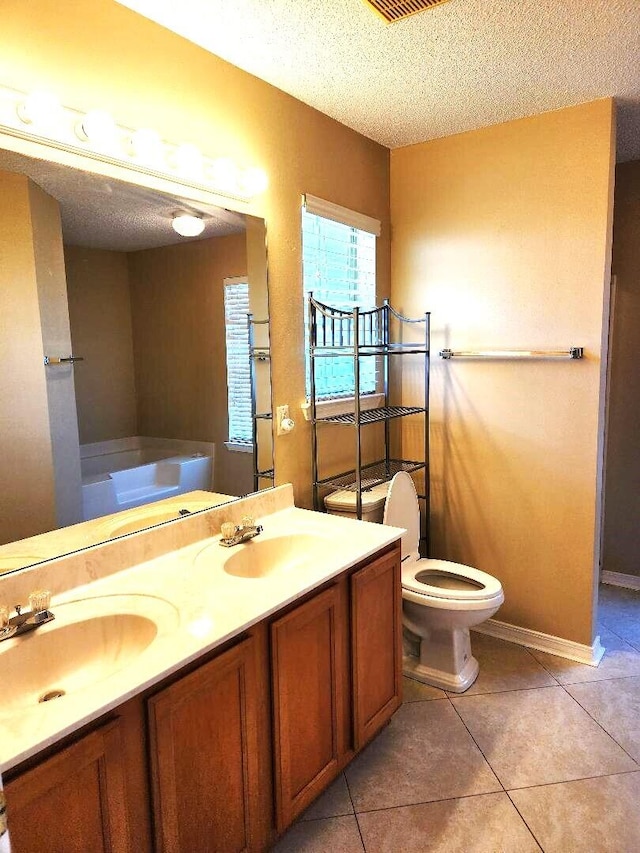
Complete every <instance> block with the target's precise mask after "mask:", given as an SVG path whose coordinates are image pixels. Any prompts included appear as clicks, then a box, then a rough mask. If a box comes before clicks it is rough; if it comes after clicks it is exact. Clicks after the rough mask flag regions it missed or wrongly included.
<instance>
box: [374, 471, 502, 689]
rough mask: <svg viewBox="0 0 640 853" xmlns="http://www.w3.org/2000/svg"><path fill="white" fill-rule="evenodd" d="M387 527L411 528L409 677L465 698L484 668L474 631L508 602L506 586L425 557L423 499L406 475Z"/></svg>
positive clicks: (405, 542)
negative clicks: (421, 551) (475, 652)
mask: <svg viewBox="0 0 640 853" xmlns="http://www.w3.org/2000/svg"><path fill="white" fill-rule="evenodd" d="M384 524H390V525H392V526H394V527H404V528H405V529H406V533H404V534H403V536H402V539H401V550H402V623H403V645H404V648H403V671H404V674H405V675H407V676H409V677H410V678H414V679H416V680H417V681H422V682H424V683H425V684H431V685H432V686H434V687H440V688H442V689H443V690H450V691H452V692H454V693H463V692H464V691H465V690H467V688H469V687H470V686H471V685H472V684H473V682H474V681H475V680H476V677H477V675H478V668H479V667H478V661H477V660H476V659H475V658H474V657H473V655H472V654H471V641H470V637H469V628H472V627H473V626H474V625H479V624H480V623H481V622H484V621H485V619H489V618H490V617H491V616H493V615H494V613H496V611H497V610H498V608H499V607H500V605H501V604H502V602H503V601H504V592H503V590H502V585H501V584H500V581H499V580H497V579H496V578H494V577H492V576H491V575H488V574H487V573H486V572H481V571H479V570H478V569H473V568H471V567H470V566H463V565H461V564H460V563H450V562H448V561H447V560H428V559H421V558H420V554H419V551H418V545H419V540H420V508H419V505H418V497H417V495H416V490H415V486H414V484H413V480H412V479H411V477H410V476H409V474H407V473H406V472H404V471H403V472H400V473H398V474H396V475H395V477H394V478H393V480H392V481H391V485H390V486H389V493H388V495H387V501H386V504H385V510H384Z"/></svg>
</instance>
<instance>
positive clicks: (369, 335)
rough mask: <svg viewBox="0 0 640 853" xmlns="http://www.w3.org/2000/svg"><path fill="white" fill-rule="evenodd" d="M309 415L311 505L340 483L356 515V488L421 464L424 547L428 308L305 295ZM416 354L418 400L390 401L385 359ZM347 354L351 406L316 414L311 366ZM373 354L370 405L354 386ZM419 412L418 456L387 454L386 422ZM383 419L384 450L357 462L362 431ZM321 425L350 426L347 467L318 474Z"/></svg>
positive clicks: (359, 496)
mask: <svg viewBox="0 0 640 853" xmlns="http://www.w3.org/2000/svg"><path fill="white" fill-rule="evenodd" d="M308 320H309V364H310V371H309V374H310V375H309V391H310V395H309V420H310V421H311V435H312V442H311V443H312V468H313V501H314V508H315V509H316V510H320V509H322V508H323V507H322V501H321V492H322V491H325V493H326V492H327V491H329V490H331V489H344V490H347V491H352V492H354V493H355V495H356V501H355V505H356V515H357V517H358V518H362V493H363V492H366V491H369V490H370V489H372V488H374V487H375V486H377V485H380V484H381V483H385V482H388V481H389V480H391V479H392V478H393V476H394V475H395V474H396V473H397V472H398V471H407V472H409V473H413V472H416V471H420V470H423V469H424V471H425V474H424V481H425V488H424V494H421V495H419V497H420V498H422V499H423V500H424V501H425V512H424V520H423V525H422V530H423V537H422V538H423V539H424V540H427V547H428V535H429V530H428V519H429V503H430V496H429V345H430V314H429V313H425V314H424V315H423V316H422V317H419V318H416V319H413V318H409V317H405V316H403V315H402V314H400V313H399V312H397V311H396V310H394V309H393V308H392V307H391V305H390V304H389V300H386V299H385V300H384V303H383V305H381V306H379V307H376V308H372V309H369V310H365V311H363V310H361V309H359V308H358V307H354V308H353V309H352V310H348V311H347V310H343V309H340V308H335V307H332V306H329V305H325V304H323V303H321V302H319V301H318V300H317V299H314V297H313V294H312V293H311V294H310V295H309V301H308ZM419 324H422V326H423V337H422V335H421V338H422V339H421V340H418V341H415V340H414V341H410V342H406V341H405V340H404V337H405V335H406V334H407V329H411V330H414V329H416V327H417V326H418V325H419ZM406 355H422V356H423V357H424V404H423V405H422V406H399V405H393V404H392V403H391V391H392V389H391V387H390V373H391V371H390V362H391V360H392V359H393V358H395V357H397V356H406ZM345 357H349V358H351V359H352V365H353V377H354V398H353V411H350V412H347V413H345V414H332V415H327V416H322V415H319V414H318V402H319V401H318V397H317V390H316V385H317V382H316V370H317V365H318V363H319V360H320V359H327V358H329V359H336V358H342V359H344V358H345ZM372 357H373V358H376V359H377V360H378V365H379V368H380V369H379V371H378V373H379V380H378V381H379V382H380V383H381V386H382V388H381V393H382V396H383V397H384V405H383V406H377V407H376V408H366V407H365V406H363V401H362V398H361V390H360V386H361V383H360V362H361V359H366V358H372ZM411 415H422V417H423V421H424V427H423V428H424V448H423V456H422V458H421V459H418V460H408V459H396V458H393V457H392V456H391V447H390V445H391V434H390V422H391V421H392V420H394V419H396V418H404V417H407V416H411ZM375 423H383V424H384V441H383V444H384V450H383V455H382V458H380V459H377V460H376V461H375V462H369V463H366V464H363V462H362V431H363V429H364V428H366V427H367V426H368V425H370V424H375ZM323 425H326V427H327V428H328V426H329V425H334V426H343V427H344V426H350V427H352V428H353V432H354V466H353V468H351V469H349V470H348V471H343V472H341V473H339V474H331V475H330V476H320V463H321V460H320V459H319V458H318V457H319V451H318V447H319V441H318V430H319V429H321V428H324V426H323Z"/></svg>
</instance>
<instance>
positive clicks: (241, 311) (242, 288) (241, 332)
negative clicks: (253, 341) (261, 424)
mask: <svg viewBox="0 0 640 853" xmlns="http://www.w3.org/2000/svg"><path fill="white" fill-rule="evenodd" d="M248 313H249V284H248V282H247V281H245V280H238V279H225V281H224V320H225V328H226V348H227V411H228V413H229V441H230V442H232V443H234V444H251V443H252V441H253V425H252V422H251V368H250V364H249V330H248V326H247V314H248Z"/></svg>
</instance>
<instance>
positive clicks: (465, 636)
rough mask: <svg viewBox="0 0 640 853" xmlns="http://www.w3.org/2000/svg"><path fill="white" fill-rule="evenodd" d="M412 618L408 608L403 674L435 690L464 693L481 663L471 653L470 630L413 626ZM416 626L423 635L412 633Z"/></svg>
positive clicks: (406, 612)
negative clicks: (437, 688) (435, 688)
mask: <svg viewBox="0 0 640 853" xmlns="http://www.w3.org/2000/svg"><path fill="white" fill-rule="evenodd" d="M409 615H410V612H409V608H405V613H404V616H405V624H404V631H403V634H404V637H403V652H404V654H403V664H402V667H403V672H404V674H405V675H407V676H409V678H414V679H416V680H417V681H422V682H423V683H424V684H430V685H431V686H432V687H439V688H440V689H442V690H449V691H450V692H452V693H464V691H465V690H467V689H468V688H469V687H471V685H472V684H473V682H474V681H475V680H476V678H477V676H478V670H479V665H478V661H477V660H476V659H475V658H474V657H473V655H472V654H471V640H470V637H469V631H468V629H467V628H451V627H446V628H443V627H430V628H426V626H425V625H424V624H422V625H420V626H416V625H415V624H411V623H410V618H409ZM407 622H409V623H410V624H407ZM416 627H418V628H419V629H420V631H421V634H420V636H418V635H417V634H415V633H414V631H413V630H412V629H414V628H416Z"/></svg>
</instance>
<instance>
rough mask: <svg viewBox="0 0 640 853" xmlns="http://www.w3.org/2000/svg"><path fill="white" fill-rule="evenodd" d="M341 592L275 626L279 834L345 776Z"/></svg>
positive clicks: (306, 606) (318, 600)
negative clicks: (342, 768) (337, 778)
mask: <svg viewBox="0 0 640 853" xmlns="http://www.w3.org/2000/svg"><path fill="white" fill-rule="evenodd" d="M343 600H344V599H343V592H342V587H341V586H338V585H336V586H332V587H330V588H329V589H328V590H326V591H325V592H322V593H320V594H319V595H317V596H315V598H312V599H311V600H309V601H307V602H306V603H305V604H302V605H300V606H299V607H297V608H296V609H295V610H292V611H291V612H290V613H288V614H287V615H286V616H283V617H282V618H280V619H278V620H277V621H275V622H274V623H273V624H272V625H271V662H272V679H273V682H272V685H273V686H272V689H273V713H274V720H273V725H274V763H275V800H276V826H277V829H278V831H279V832H281V831H283V830H284V829H285V828H286V827H287V826H288V825H289V824H290V823H291V822H292V821H293V819H294V818H295V817H296V816H297V815H298V814H300V812H301V811H302V810H303V809H304V808H306V807H307V806H308V805H309V803H310V802H311V801H312V800H313V799H314V798H315V797H316V796H317V795H318V794H319V793H320V792H321V791H322V790H323V789H324V788H325V787H326V786H327V785H328V784H329V782H330V781H331V780H332V779H333V778H334V776H336V775H337V773H338V770H339V761H340V751H341V749H342V744H341V730H342V725H341V723H342V720H341V715H343V714H344V711H343V702H344V697H343V696H342V689H343V667H344V654H343V637H344V630H345V626H344V621H345V620H344V616H343V613H342V609H341V605H342V602H343Z"/></svg>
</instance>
